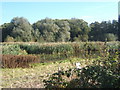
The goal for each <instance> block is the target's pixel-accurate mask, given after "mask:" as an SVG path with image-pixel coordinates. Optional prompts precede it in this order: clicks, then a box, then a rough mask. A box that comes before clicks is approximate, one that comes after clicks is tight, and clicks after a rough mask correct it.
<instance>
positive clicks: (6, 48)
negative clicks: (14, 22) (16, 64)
mask: <svg viewBox="0 0 120 90" xmlns="http://www.w3.org/2000/svg"><path fill="white" fill-rule="evenodd" d="M2 54H12V55H27V52H26V51H25V50H22V49H21V48H20V46H19V45H7V44H5V45H3V46H2Z"/></svg>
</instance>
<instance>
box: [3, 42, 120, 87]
mask: <svg viewBox="0 0 120 90" xmlns="http://www.w3.org/2000/svg"><path fill="white" fill-rule="evenodd" d="M1 45H2V56H1V57H2V59H1V63H2V65H1V67H2V68H1V71H2V84H1V87H2V88H56V87H58V88H81V87H85V88H91V87H95V88H99V87H109V86H111V87H119V84H118V81H119V80H120V78H119V67H120V65H119V54H120V52H119V51H120V50H119V42H58V43H42V44H41V43H37V42H29V43H27V42H26V43H25V42H24V43H22V42H14V43H13V42H3V43H1ZM76 62H79V63H80V64H81V67H82V69H76V66H75V63H76ZM99 76H101V77H99ZM105 78H108V80H111V81H107V80H105ZM78 81H79V82H78ZM101 81H106V84H103V82H101ZM73 84H74V85H73Z"/></svg>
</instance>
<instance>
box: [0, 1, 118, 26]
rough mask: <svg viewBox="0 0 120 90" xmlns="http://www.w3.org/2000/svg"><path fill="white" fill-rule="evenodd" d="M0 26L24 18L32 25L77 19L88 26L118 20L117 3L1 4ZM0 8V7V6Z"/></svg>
mask: <svg viewBox="0 0 120 90" xmlns="http://www.w3.org/2000/svg"><path fill="white" fill-rule="evenodd" d="M0 4H2V10H1V17H2V18H0V19H1V20H2V21H1V22H0V24H3V23H9V22H10V21H11V19H13V18H14V17H24V18H26V19H28V21H29V22H30V23H31V24H33V23H35V22H37V21H38V20H41V19H45V18H46V17H48V18H51V19H71V18H78V19H83V20H85V21H87V22H88V23H89V24H90V23H92V22H95V21H98V22H101V21H108V20H113V19H115V20H117V19H118V2H2V3H0ZM0 6H1V5H0Z"/></svg>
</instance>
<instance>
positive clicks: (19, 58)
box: [0, 54, 39, 68]
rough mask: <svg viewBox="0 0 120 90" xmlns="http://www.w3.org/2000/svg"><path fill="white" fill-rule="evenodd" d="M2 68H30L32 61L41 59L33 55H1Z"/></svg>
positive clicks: (37, 61) (35, 61) (36, 61)
mask: <svg viewBox="0 0 120 90" xmlns="http://www.w3.org/2000/svg"><path fill="white" fill-rule="evenodd" d="M0 57H2V60H1V65H2V66H1V67H2V68H18V67H22V68H26V67H27V68H28V67H30V64H32V63H39V59H38V57H36V56H33V55H10V54H9V55H0Z"/></svg>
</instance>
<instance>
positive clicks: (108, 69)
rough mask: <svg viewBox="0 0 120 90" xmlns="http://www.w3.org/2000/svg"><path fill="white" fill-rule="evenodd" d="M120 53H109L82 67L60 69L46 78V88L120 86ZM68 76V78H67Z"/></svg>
mask: <svg viewBox="0 0 120 90" xmlns="http://www.w3.org/2000/svg"><path fill="white" fill-rule="evenodd" d="M119 69H120V65H119V55H118V53H116V55H115V56H112V58H111V55H109V56H108V57H106V58H105V57H101V58H98V60H96V61H94V62H93V64H92V65H89V66H85V67H83V68H82V69H69V70H67V71H63V70H61V71H58V72H57V73H53V74H52V75H50V77H49V79H48V80H44V81H43V82H44V83H45V87H46V88H49V89H50V88H120V85H119V82H120V71H119ZM66 77H67V79H66Z"/></svg>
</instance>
